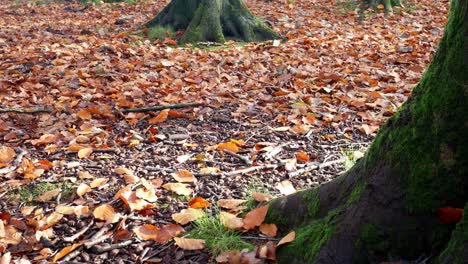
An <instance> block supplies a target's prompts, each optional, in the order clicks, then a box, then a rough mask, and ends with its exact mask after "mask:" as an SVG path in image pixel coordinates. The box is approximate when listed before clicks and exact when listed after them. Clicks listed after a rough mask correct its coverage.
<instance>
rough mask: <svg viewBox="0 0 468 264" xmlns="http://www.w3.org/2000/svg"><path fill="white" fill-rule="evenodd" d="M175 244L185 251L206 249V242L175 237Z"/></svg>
mask: <svg viewBox="0 0 468 264" xmlns="http://www.w3.org/2000/svg"><path fill="white" fill-rule="evenodd" d="M174 241H175V244H176V245H177V246H179V247H180V248H182V249H185V250H201V249H204V248H205V240H203V239H193V238H183V237H174Z"/></svg>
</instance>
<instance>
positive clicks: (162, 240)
mask: <svg viewBox="0 0 468 264" xmlns="http://www.w3.org/2000/svg"><path fill="white" fill-rule="evenodd" d="M183 232H185V229H184V228H183V227H182V226H180V225H176V224H168V225H164V226H162V227H161V228H159V230H158V231H157V236H156V239H155V241H156V242H157V243H159V244H166V243H167V242H169V240H171V239H172V238H174V237H175V236H178V235H179V234H180V233H183Z"/></svg>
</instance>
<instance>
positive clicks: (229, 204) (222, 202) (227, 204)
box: [218, 199, 247, 211]
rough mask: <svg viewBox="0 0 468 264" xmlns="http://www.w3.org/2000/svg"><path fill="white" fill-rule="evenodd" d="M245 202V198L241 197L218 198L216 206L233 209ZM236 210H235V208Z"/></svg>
mask: <svg viewBox="0 0 468 264" xmlns="http://www.w3.org/2000/svg"><path fill="white" fill-rule="evenodd" d="M245 202H247V200H242V199H219V200H218V206H219V207H222V208H226V209H231V210H234V209H236V208H238V207H239V206H240V205H241V204H243V203H245ZM235 211H237V210H235Z"/></svg>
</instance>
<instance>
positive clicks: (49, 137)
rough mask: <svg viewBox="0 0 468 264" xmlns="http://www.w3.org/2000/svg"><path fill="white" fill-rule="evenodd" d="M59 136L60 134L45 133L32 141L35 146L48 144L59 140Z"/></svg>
mask: <svg viewBox="0 0 468 264" xmlns="http://www.w3.org/2000/svg"><path fill="white" fill-rule="evenodd" d="M57 138H58V136H56V135H53V134H44V135H42V136H41V137H40V138H39V139H36V140H33V141H31V143H32V144H33V145H35V146H40V145H47V144H51V143H55V141H57Z"/></svg>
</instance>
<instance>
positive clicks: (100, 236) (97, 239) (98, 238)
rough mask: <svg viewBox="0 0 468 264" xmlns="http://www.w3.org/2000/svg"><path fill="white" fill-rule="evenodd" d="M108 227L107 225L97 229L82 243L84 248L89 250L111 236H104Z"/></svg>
mask: <svg viewBox="0 0 468 264" xmlns="http://www.w3.org/2000/svg"><path fill="white" fill-rule="evenodd" d="M109 229H110V227H109V225H105V226H103V227H102V228H101V229H99V230H98V231H97V232H96V233H94V235H93V236H92V237H91V238H90V239H89V240H88V241H86V242H85V243H84V245H85V247H86V248H91V247H93V246H95V245H97V244H99V243H101V242H102V241H104V240H106V239H108V238H109V237H110V236H111V233H109V234H104V233H105V232H107V231H109Z"/></svg>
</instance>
